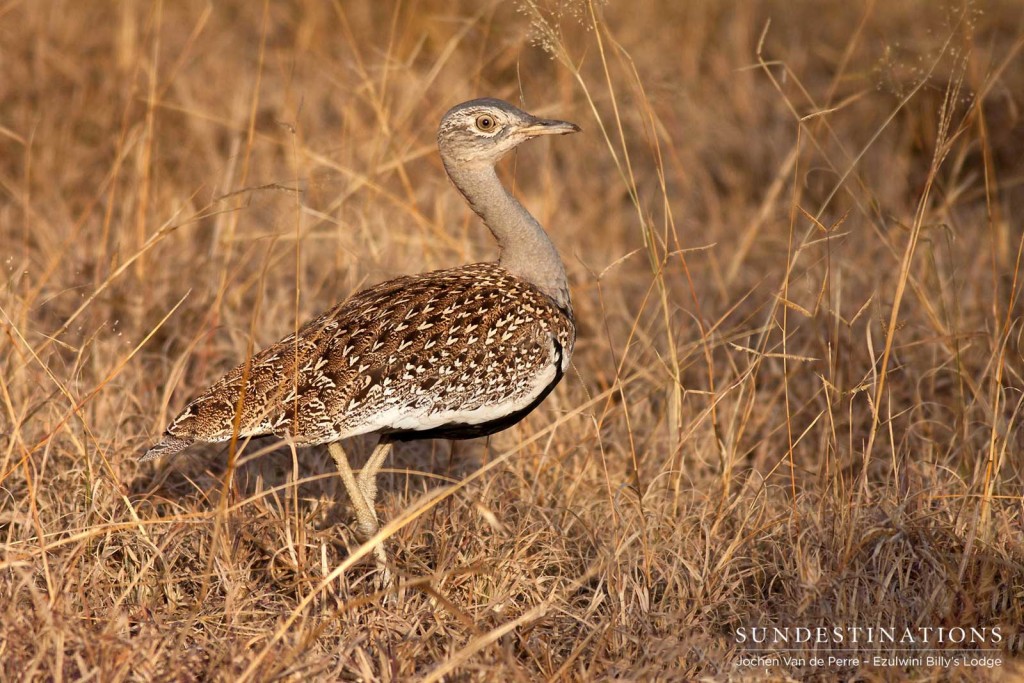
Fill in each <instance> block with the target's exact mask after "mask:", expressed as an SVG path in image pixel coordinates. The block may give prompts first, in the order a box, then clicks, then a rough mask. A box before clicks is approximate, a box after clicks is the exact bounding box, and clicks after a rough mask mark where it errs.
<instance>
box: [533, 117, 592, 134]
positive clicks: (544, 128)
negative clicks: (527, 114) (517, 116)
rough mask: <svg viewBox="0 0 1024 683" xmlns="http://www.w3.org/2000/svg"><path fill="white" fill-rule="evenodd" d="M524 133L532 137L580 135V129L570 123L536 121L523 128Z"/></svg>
mask: <svg viewBox="0 0 1024 683" xmlns="http://www.w3.org/2000/svg"><path fill="white" fill-rule="evenodd" d="M523 132H524V133H526V134H527V135H529V136H530V137H533V136H535V135H567V134H569V133H579V132H580V127H579V126H577V125H576V124H575V123H569V122H568V121H558V120H556V119H534V121H533V123H531V124H530V125H529V126H527V127H526V128H523Z"/></svg>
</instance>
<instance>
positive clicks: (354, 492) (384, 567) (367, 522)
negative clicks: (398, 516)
mask: <svg viewBox="0 0 1024 683" xmlns="http://www.w3.org/2000/svg"><path fill="white" fill-rule="evenodd" d="M327 450H328V451H330V453H331V457H332V458H334V462H335V464H337V466H338V473H339V474H341V481H342V483H343V484H345V490H346V491H347V492H348V497H349V499H350V500H351V501H352V507H354V508H355V511H356V529H357V531H358V535H359V536H360V540H362V541H366V540H368V539H370V538H371V537H373V535H374V534H376V533H377V530H378V529H379V528H380V526H379V525H378V524H377V511H376V510H374V508H373V503H372V502H369V501H367V499H366V495H365V494H364V493H363V487H362V486H361V485H360V482H358V481H356V477H355V474H353V473H352V466H351V465H349V462H348V456H347V455H346V454H345V450H344V449H343V448H342V447H341V444H340V443H338V442H337V441H335V442H334V443H332V444H330V445H329V446H328V447H327ZM375 453H376V451H375ZM364 471H365V468H364ZM359 477H360V479H362V478H363V472H360V474H359ZM374 493H376V492H374ZM373 555H374V557H375V558H376V560H377V568H378V569H380V570H381V578H382V579H383V582H384V584H385V585H389V584H390V583H391V572H389V571H388V564H387V553H386V552H385V551H384V544H383V543H378V544H377V545H376V546H374V548H373Z"/></svg>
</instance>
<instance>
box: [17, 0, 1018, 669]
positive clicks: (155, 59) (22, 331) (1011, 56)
mask: <svg viewBox="0 0 1024 683" xmlns="http://www.w3.org/2000/svg"><path fill="white" fill-rule="evenodd" d="M769 22H770V23H769ZM1022 46H1024V15H1022V11H1021V9H1020V6H1019V5H1018V4H1016V3H1015V2H1012V1H1011V0H1006V1H1005V2H993V3H990V4H982V3H980V2H979V3H978V4H976V5H969V6H966V7H964V6H961V5H957V4H950V5H940V4H938V3H901V2H874V0H866V1H865V2H863V3H832V4H830V5H828V6H827V7H823V6H821V5H820V4H815V3H809V2H794V1H788V0H787V1H783V0H779V1H778V2H762V3H748V2H736V3H719V2H685V3H684V2H668V1H666V2H662V3H660V4H657V5H656V4H653V3H652V4H645V3H642V4H638V5H637V4H633V3H626V2H613V3H610V4H608V5H607V6H598V7H595V8H591V7H590V6H589V5H587V4H585V3H584V4H571V5H560V6H548V5H544V6H541V7H537V6H534V5H532V4H531V3H529V2H521V3H509V2H485V3H477V2H471V1H469V0H466V1H465V2H463V3H461V4H460V5H458V6H455V5H452V3H449V2H447V1H444V0H416V1H413V2H407V3H370V2H360V3H356V2H341V1H340V0H339V1H338V2H335V3H333V4H332V3H322V2H318V1H316V0H308V1H302V0H294V1H293V2H288V3H279V2H274V3H271V4H270V5H269V6H267V7H263V6H261V5H260V4H259V3H250V2H241V1H237V2H221V3H216V4H214V5H207V4H206V3H204V2H200V1H196V2H162V3H161V2H159V1H157V2H152V3H149V2H129V1H125V2H122V3H119V4H116V5H115V4H113V3H109V4H108V3H78V2H70V1H69V2H57V1H56V0H53V1H41V2H17V1H14V2H7V3H3V4H0V63H2V65H3V67H2V76H0V149H2V154H0V244H2V253H0V261H2V265H3V275H4V277H3V281H2V283H0V331H2V334H0V487H2V488H0V497H2V498H0V501H2V502H0V543H2V546H0V595H2V599H0V615H2V621H0V677H2V678H4V679H15V678H24V679H48V680H64V679H92V680H102V681H113V680H124V679H133V680H134V679H148V678H151V677H156V678H172V679H183V680H190V679H192V680H200V679H203V680H205V679H215V680H240V679H244V680H268V679H289V680H301V679H307V678H319V679H324V680H330V679H337V678H343V679H365V680H370V679H380V680H395V679H412V678H421V677H422V678H424V679H426V680H439V679H440V678H446V679H449V680H467V679H468V680H540V679H544V680H550V679H569V680H587V679H594V678H624V679H632V680H650V679H662V680H666V679H672V680H679V679H686V678H693V677H697V676H709V677H712V678H725V677H729V676H735V675H740V673H741V672H742V671H743V670H742V669H737V668H735V666H734V665H735V664H736V663H737V662H738V661H739V659H740V656H741V654H742V652H743V651H742V649H741V647H740V645H739V644H737V642H736V637H735V629H737V628H740V627H744V626H746V627H749V626H787V625H788V626H800V625H806V626H819V625H826V626H833V625H860V626H887V627H891V626H896V627H900V628H903V627H906V626H910V627H918V626H933V627H940V626H942V627H951V626H965V627H966V626H975V627H996V626H998V627H1000V628H1001V629H1002V633H1003V640H1002V642H1001V643H999V645H998V647H999V648H1000V649H1001V653H1000V654H999V656H1000V657H1002V659H1003V660H1005V661H1007V662H1008V663H1007V664H1005V665H1004V666H1003V667H1002V668H1000V669H996V670H986V669H972V668H969V667H961V668H959V669H955V670H944V669H941V668H931V669H929V668H927V667H925V668H917V669H914V670H913V671H909V670H908V671H904V672H902V673H901V672H900V670H899V669H877V668H870V667H865V666H860V667H852V666H851V667H839V668H837V667H831V668H825V669H813V668H809V667H805V668H793V667H790V668H788V669H787V668H785V667H783V668H782V669H776V670H775V671H774V673H773V674H772V675H783V674H786V673H788V674H789V675H792V676H796V677H801V678H803V677H812V678H813V677H821V678H826V679H827V678H831V677H833V676H837V675H838V676H844V677H845V676H859V677H866V678H886V677H899V676H902V675H906V674H908V673H913V674H915V675H916V676H919V677H922V678H946V677H951V678H958V677H965V678H975V677H986V676H992V675H994V674H999V673H1003V674H1008V673H1009V672H1010V670H1011V668H1013V667H1014V666H1017V665H1016V664H1015V661H1017V660H1015V658H1017V657H1019V656H1020V652H1021V649H1022V647H1024V631H1022V629H1021V626H1020V625H1021V624H1024V531H1022V524H1021V518H1022V512H1024V511H1022V508H1024V498H1022V495H1021V491H1022V483H1024V460H1022V457H1021V453H1022V451H1024V429H1022V426H1021V425H1022V420H1024V415H1022V406H1024V377H1022V375H1024V362H1022V360H1021V353H1022V339H1024V336H1022V335H1024V316H1022V312H1024V311H1022V309H1024V305H1022V301H1021V290H1022V288H1024V281H1022V280H1024V268H1022V265H1021V247H1022V228H1021V219H1020V216H1021V215H1024V161H1022V154H1021V144H1022V143H1021V141H1022V139H1024V118H1022V116H1024V115H1022V113H1021V107H1022V106H1024V95H1022V93H1024V69H1022V67H1024V61H1022V60H1024V55H1022V54H1021V50H1022ZM483 94H489V95H496V96H501V97H505V98H507V99H510V100H512V101H515V102H521V103H523V104H524V105H525V106H526V107H528V108H530V109H532V110H534V111H536V112H539V113H542V114H549V115H555V116H559V117H564V118H568V119H571V120H575V121H577V122H578V123H580V124H581V125H582V126H583V128H584V131H585V134H584V135H581V136H575V137H573V138H565V139H559V140H557V141H548V142H540V143H534V144H533V145H530V146H527V147H526V148H523V149H522V150H521V151H520V152H518V154H517V156H516V157H515V158H514V159H513V160H512V161H510V162H508V163H507V164H506V165H505V166H504V167H503V169H502V172H503V174H504V175H505V177H506V178H508V179H509V180H510V181H512V182H514V183H515V186H516V192H517V193H518V194H519V195H520V196H521V197H522V198H523V199H524V202H525V203H526V204H527V206H529V207H530V208H531V209H532V210H533V211H534V212H535V213H536V214H537V216H538V217H539V218H540V219H541V221H542V222H543V223H544V224H545V225H547V226H549V229H550V231H551V233H552V235H553V238H554V240H555V242H556V243H557V244H558V245H559V247H560V248H561V250H562V253H563V254H564V257H565V260H566V262H567V267H568V269H569V271H570V277H571V280H572V285H573V294H574V299H575V304H576V309H577V311H578V316H579V320H580V325H581V330H580V339H579V343H578V346H577V352H576V355H575V358H574V370H573V372H572V373H571V375H570V376H569V377H568V378H567V380H566V381H565V382H564V383H563V384H562V386H561V387H560V388H559V389H558V390H557V391H556V392H555V393H554V394H553V395H552V396H551V397H550V399H549V400H548V401H547V402H546V403H545V404H544V406H543V407H542V408H541V409H539V410H538V411H537V412H536V413H535V414H534V415H532V416H531V417H530V418H529V419H528V420H526V421H525V422H524V423H522V424H521V425H520V426H517V427H516V428H514V429H512V430H509V431H508V432H505V433H502V434H499V435H497V436H495V437H492V438H491V439H490V440H489V441H486V442H485V441H476V442H466V443H463V444H459V445H457V446H455V447H452V446H450V445H449V444H447V443H444V442H426V443H421V444H410V445H408V446H403V447H400V448H399V449H397V453H396V457H395V459H394V461H393V462H392V465H393V468H392V469H391V470H390V474H388V475H386V476H385V477H383V480H382V496H381V498H382V501H383V502H382V506H381V509H382V511H383V512H384V516H385V518H386V519H390V520H393V521H392V523H391V524H390V525H389V526H388V529H387V532H388V533H389V535H390V538H389V540H388V544H389V548H390V550H391V552H392V553H393V555H394V556H395V559H396V563H397V567H398V571H399V573H400V575H401V576H402V577H404V581H403V585H402V587H401V588H400V590H399V591H398V592H397V593H396V594H392V595H390V596H388V597H385V596H382V595H378V594H376V593H375V589H374V587H373V582H372V580H371V579H372V576H371V575H372V572H371V571H370V569H369V567H370V566H371V565H369V564H367V563H365V562H361V561H356V560H358V555H359V554H360V553H365V548H363V549H361V550H360V547H359V546H358V544H357V543H356V542H355V541H354V540H353V536H352V533H351V531H350V530H349V529H348V527H347V526H346V522H347V520H348V519H349V517H348V515H347V513H346V511H345V510H344V509H343V507H344V506H341V505H335V504H334V501H336V500H339V499H340V498H343V496H342V493H341V489H340V487H339V486H338V484H337V478H336V476H334V472H333V466H332V465H331V464H330V459H329V458H328V457H327V454H326V452H325V451H323V450H320V449H309V450H302V451H299V452H297V453H292V452H290V451H289V450H288V449H280V448H278V449H277V450H275V447H276V446H275V444H257V443H251V444H249V445H248V446H247V448H246V450H245V451H244V455H245V457H244V458H243V462H241V463H240V465H239V467H238V468H237V469H233V470H228V469H227V468H226V463H227V461H228V458H227V455H226V452H225V449H224V448H219V447H209V448H195V449H193V450H192V451H190V452H189V454H188V455H187V456H183V457H179V458H178V459H176V460H174V461H172V462H168V463H159V465H158V466H157V467H155V468H154V467H152V466H148V465H147V466H141V465H140V464H139V463H138V462H137V461H136V459H135V455H136V454H137V452H138V449H140V448H142V447H144V446H145V445H146V444H148V443H149V442H151V441H152V440H153V438H154V437H155V436H156V435H157V433H158V432H159V430H160V429H161V428H162V427H163V425H164V424H165V422H166V420H167V418H168V416H169V414H170V412H171V411H174V410H176V409H177V408H179V407H180V406H181V405H182V404H183V402H184V401H185V400H186V398H187V397H188V396H190V395H191V394H192V393H194V392H195V391H197V390H198V389H200V388H201V387H203V386H205V385H206V384H207V383H208V382H209V381H211V380H212V379H214V378H215V377H216V376H217V375H218V373H219V372H220V371H222V370H225V369H227V368H228V367H229V366H231V365H232V364H234V363H235V362H237V361H238V360H239V358H240V357H241V356H242V355H243V354H244V353H245V352H246V350H247V349H251V348H253V347H254V346H255V347H259V346H261V345H264V344H266V343H268V342H271V341H273V340H275V339H277V338H279V337H280V336H283V335H285V334H287V333H288V332H289V331H291V330H292V329H293V328H294V327H295V325H296V324H298V323H299V322H301V321H302V320H304V319H306V318H307V317H308V316H310V315H311V314H313V313H315V312H318V311H319V310H322V309H323V308H325V307H326V306H328V305H329V304H330V303H333V302H334V301H336V300H338V299H340V298H343V297H345V296H346V295H347V294H349V293H351V292H353V291H354V290H355V289H356V288H357V287H359V286H362V285H364V284H367V283H372V282H376V281H380V280H382V279H385V278H387V277H391V276H395V275H399V274H402V273H406V272H410V271H418V270H423V269H427V268H434V267H441V266H446V265H452V264H457V263H461V262H465V261H468V260H472V259H487V258H491V257H492V256H493V252H494V250H493V246H492V244H491V242H490V237H489V235H487V233H486V231H485V230H483V229H482V228H480V226H479V225H478V222H477V221H476V219H475V218H474V217H472V216H471V214H470V213H469V212H468V211H467V210H466V208H465V207H464V206H463V204H462V203H461V200H460V198H459V197H458V196H457V194H456V193H455V192H454V191H453V190H452V189H450V187H449V186H448V184H447V182H446V180H445V179H444V177H443V173H442V170H441V166H440V164H439V162H438V159H437V156H436V153H435V149H434V145H433V132H434V127H435V125H436V123H437V121H438V119H439V117H440V115H441V114H442V113H443V112H444V110H445V109H446V108H447V107H448V106H450V105H451V104H454V103H456V102H458V101H461V100H463V99H467V98H469V97H472V96H477V95H483ZM296 187H301V188H303V190H304V192H303V193H302V194H298V193H296V192H294V191H292V189H291V188H296ZM254 188H261V189H254ZM360 447H363V448H364V449H365V444H356V445H354V446H353V448H355V449H359V448H360ZM249 456H252V457H249ZM229 483H230V484H232V485H231V487H230V488H229ZM353 553H355V554H354V555H353ZM838 647H841V646H839V645H835V644H832V645H823V646H819V648H818V650H817V652H819V653H825V654H827V653H828V652H829V651H830V648H838ZM877 649H879V646H877V645H863V646H861V648H860V654H867V653H869V652H872V651H876V650H877ZM808 652H810V650H808ZM1018 670H1019V669H1018ZM754 673H756V672H749V671H748V674H750V675H753V674H754Z"/></svg>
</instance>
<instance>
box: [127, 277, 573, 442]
mask: <svg viewBox="0 0 1024 683" xmlns="http://www.w3.org/2000/svg"><path fill="white" fill-rule="evenodd" d="M574 342H575V327H574V325H573V320H572V312H571V311H567V310H563V309H561V308H559V307H558V306H557V305H556V304H555V303H554V301H552V299H551V298H549V297H548V296H546V295H545V294H543V293H542V292H541V291H540V290H539V289H537V288H536V287H535V286H533V285H531V284H530V283H528V282H525V281H523V280H521V279H518V278H516V277H514V276H512V275H511V274H510V273H508V272H507V271H506V270H504V269H503V268H502V267H500V266H498V265H496V264H489V263H481V264H473V265H468V266H462V267H459V268H453V269H449V270H440V271H434V272H430V273H424V274H421V275H414V276H410V277H402V278H398V279H395V280H390V281H388V282H385V283H382V284H380V285H377V286H375V287H372V288H370V289H367V290H364V291H362V292H360V293H358V294H356V295H355V296H353V297H352V298H350V299H348V300H347V301H345V302H343V303H341V304H338V305H337V306H335V307H334V308H332V309H331V310H329V311H327V312H326V313H324V314H323V315H321V316H319V317H318V318H316V319H314V320H312V321H310V322H309V323H307V324H306V325H304V326H303V327H302V329H301V330H299V332H298V334H293V335H290V336H288V337H286V338H284V339H282V340H281V341H279V342H277V343H276V344H274V345H272V346H270V347H268V348H266V349H264V350H263V351H261V352H259V353H258V354H256V355H255V356H253V358H252V359H251V360H250V361H249V362H246V363H242V364H241V365H239V366H238V367H236V368H235V369H233V370H232V371H230V372H229V373H227V374H226V375H225V376H224V377H222V378H221V379H220V380H219V381H218V382H216V383H215V384H214V385H213V386H211V387H210V388H209V389H208V390H207V391H205V392H204V393H203V394H201V395H200V396H198V397H196V398H195V399H193V400H192V401H191V402H190V403H189V404H188V406H186V407H185V409H184V410H183V411H182V412H181V414H180V415H178V417H177V418H175V420H174V421H173V422H172V423H171V425H170V426H169V427H168V429H167V433H166V435H165V437H164V440H163V441H162V442H160V443H159V444H157V445H156V446H154V447H153V448H152V449H151V450H150V451H149V453H147V456H146V457H147V458H150V457H157V456H159V455H165V454H169V453H173V452H175V451H178V450H181V449H182V448H185V447H186V446H188V445H189V444H190V443H193V442H196V441H206V442H216V441H225V440H227V439H230V438H231V434H232V431H233V425H234V423H235V418H236V414H237V413H238V410H239V406H241V414H240V420H239V429H238V431H239V434H240V436H257V435H264V434H276V435H279V436H286V435H287V436H289V437H290V438H292V439H294V440H295V441H296V442H298V443H305V444H317V443H326V442H331V441H335V440H337V439H341V438H346V437H348V436H354V435H357V434H364V433H369V432H380V433H384V434H392V435H394V436H395V437H396V438H411V436H415V435H422V436H443V437H447V438H459V437H462V436H466V437H469V436H479V435H482V434H488V433H492V432H493V431H497V430H498V429H502V428H504V427H507V426H509V425H510V424H512V423H513V422H515V421H518V419H520V418H522V417H523V416H525V414H526V413H528V412H529V411H530V410H532V408H533V407H535V406H536V404H537V403H539V401H540V400H541V399H542V398H543V397H544V396H545V395H546V394H547V392H548V391H550V389H551V388H552V387H553V386H554V384H555V383H557V382H558V380H559V379H560V378H561V376H562V372H563V371H564V369H565V367H566V366H567V365H568V361H569V357H570V355H571V353H572V348H573V344H574ZM243 387H244V394H243Z"/></svg>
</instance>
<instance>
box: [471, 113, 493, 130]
mask: <svg viewBox="0 0 1024 683" xmlns="http://www.w3.org/2000/svg"><path fill="white" fill-rule="evenodd" d="M494 125H495V124H494V119H493V118H492V117H491V116H488V115H487V114H481V115H480V116H478V117H476V127H477V128H479V129H480V130H483V131H488V130H494Z"/></svg>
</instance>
